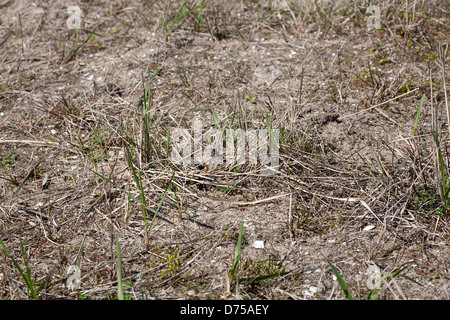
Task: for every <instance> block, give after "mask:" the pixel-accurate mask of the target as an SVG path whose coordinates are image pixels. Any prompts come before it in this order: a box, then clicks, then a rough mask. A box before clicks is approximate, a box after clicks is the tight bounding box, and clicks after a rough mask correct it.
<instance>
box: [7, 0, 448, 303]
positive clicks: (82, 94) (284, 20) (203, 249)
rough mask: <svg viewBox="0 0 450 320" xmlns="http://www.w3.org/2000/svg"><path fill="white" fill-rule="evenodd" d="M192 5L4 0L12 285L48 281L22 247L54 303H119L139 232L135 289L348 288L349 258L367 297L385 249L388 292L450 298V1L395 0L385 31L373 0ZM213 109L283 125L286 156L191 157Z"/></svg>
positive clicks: (190, 294)
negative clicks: (252, 160)
mask: <svg viewBox="0 0 450 320" xmlns="http://www.w3.org/2000/svg"><path fill="white" fill-rule="evenodd" d="M182 3H183V1H173V3H172V6H171V7H170V8H169V9H168V6H167V2H166V1H114V2H108V1H80V2H79V3H77V4H78V5H79V7H80V8H81V9H82V10H83V13H85V18H84V20H83V23H82V27H81V29H80V30H78V31H77V32H75V31H74V30H69V29H68V28H67V25H66V21H67V19H68V17H69V15H68V14H67V7H68V3H66V2H65V1H52V2H51V3H50V2H48V1H35V2H34V3H29V2H27V1H11V0H9V1H8V0H7V1H0V11H1V13H2V14H1V16H0V61H1V64H0V129H1V130H0V217H1V219H0V240H1V241H2V242H3V244H4V248H6V249H7V252H8V253H7V254H6V253H2V257H1V259H0V261H1V268H0V297H1V298H3V299H25V298H32V297H31V295H30V293H29V291H30V290H27V287H26V285H25V281H24V279H23V277H22V276H21V274H20V273H19V271H18V268H17V267H16V266H15V265H14V263H13V259H14V260H15V261H16V262H17V263H18V265H19V266H20V267H21V268H23V269H24V270H25V269H26V266H25V263H24V259H23V254H22V253H21V247H20V243H22V244H23V246H24V250H25V256H26V258H27V260H28V264H29V269H30V275H31V277H32V279H33V281H34V282H35V283H36V284H35V287H36V288H37V289H38V290H37V294H36V295H37V296H38V297H39V298H40V299H116V298H117V284H118V282H117V276H116V271H117V270H116V269H117V262H116V258H115V252H116V246H115V243H114V237H115V234H117V236H118V240H119V243H120V247H121V252H122V258H123V266H122V268H123V277H124V288H125V294H126V297H128V298H131V299H179V298H182V299H236V298H242V299H345V296H344V293H343V291H342V290H341V287H340V286H339V284H338V281H337V280H336V276H335V275H334V274H333V271H332V269H331V267H330V265H329V264H328V262H327V261H329V262H330V263H332V265H334V266H335V267H336V268H337V269H338V270H339V273H340V274H341V275H342V277H343V279H344V280H345V282H346V283H347V285H348V287H349V290H350V292H351V294H352V296H353V297H354V298H357V299H365V298H366V297H367V296H368V294H369V292H370V288H369V287H368V286H370V279H369V278H370V276H371V274H370V272H368V268H369V267H372V266H377V267H378V268H379V270H380V272H381V275H382V276H388V277H387V278H386V281H385V282H384V283H383V284H382V289H381V290H380V295H379V296H378V297H377V298H381V299H448V298H449V294H448V291H449V288H448V285H449V279H450V276H449V246H448V236H449V214H448V211H447V208H448V207H449V206H448V203H447V202H446V201H447V200H446V199H448V197H447V198H446V197H445V195H444V196H442V197H441V196H440V194H439V188H438V187H437V186H438V184H439V174H438V173H439V171H438V170H436V168H435V165H434V159H435V158H436V148H435V146H436V144H435V143H434V141H433V138H432V135H431V132H432V130H433V128H434V127H432V110H433V106H435V107H436V108H437V111H438V118H437V122H438V128H439V130H440V136H439V140H440V142H441V145H442V146H443V148H442V150H443V157H444V164H446V163H447V161H448V160H447V159H448V157H447V150H446V142H447V139H448V134H447V132H448V130H449V129H448V125H447V123H448V121H447V116H446V106H448V98H447V99H446V95H445V92H444V88H446V86H448V83H449V76H448V74H449V73H448V72H447V73H445V76H443V69H447V70H446V71H448V66H449V55H448V51H445V48H446V47H445V46H443V47H442V46H441V47H440V46H439V44H443V43H445V41H448V39H449V35H450V32H449V31H450V2H449V1H400V0H396V1H378V2H377V1H374V2H373V3H372V4H375V5H378V7H379V8H380V9H381V10H380V11H381V29H380V30H374V29H368V28H367V19H368V16H369V14H367V13H366V10H367V7H368V6H369V4H368V3H367V2H365V1H360V2H353V1H336V2H331V1H319V2H317V4H315V3H314V2H309V1H287V0H286V1H246V0H242V1H228V2H221V1H204V2H203V3H204V4H205V6H204V8H203V10H200V9H196V10H195V8H196V6H198V5H200V4H201V3H202V2H201V1H188V2H187V4H186V6H185V7H183V8H182V9H181V11H180V12H185V11H187V10H189V9H193V11H192V12H191V13H189V14H187V15H186V19H185V20H182V19H181V18H180V19H175V20H171V19H173V18H174V17H175V16H176V13H177V11H178V9H179V8H180V7H181V4H182ZM183 10H184V11H183ZM165 21H166V22H167V21H168V22H169V23H168V24H166V27H164V22H165ZM171 21H173V22H174V26H173V29H172V30H169V27H170V25H171ZM161 25H162V27H160V26H161ZM440 48H443V49H442V51H441V54H440ZM148 71H150V83H151V92H152V97H151V105H150V108H149V109H150V110H149V114H150V117H149V118H150V129H149V132H150V133H151V134H150V145H151V147H150V148H146V147H145V146H144V143H143V141H144V142H145V139H143V136H144V133H145V130H143V127H144V125H143V115H142V110H143V107H142V106H143V99H144V89H143V87H144V86H145V85H147V84H148V81H149V79H148ZM447 91H448V89H447ZM422 95H425V100H424V103H423V106H422V109H421V112H420V117H419V118H418V119H419V121H418V123H417V128H416V129H415V128H414V125H415V120H416V114H417V110H418V109H419V103H420V99H421V97H422ZM195 118H201V119H203V121H204V126H205V128H206V127H214V126H216V127H220V128H228V127H233V128H235V127H240V128H244V129H258V128H264V127H266V126H267V123H270V125H271V126H272V127H273V128H280V130H281V132H282V133H283V134H282V138H281V139H280V142H281V146H280V169H279V170H278V172H277V173H276V174H275V175H272V176H264V175H261V174H260V171H259V170H260V165H250V164H245V165H240V166H237V165H233V164H223V165H219V166H216V167H212V166H206V165H191V166H187V167H186V166H185V167H183V166H180V165H176V164H175V163H173V162H172V159H171V158H170V157H168V153H167V148H166V147H167V139H168V132H169V131H170V129H171V128H180V127H182V128H191V126H192V121H193V120H194V119H195ZM127 152H130V153H131V154H132V155H131V156H130V159H131V161H127ZM169 155H170V153H169ZM133 170H134V172H135V173H137V176H140V180H139V183H140V184H141V185H139V183H136V179H135V176H134V175H133ZM444 171H445V172H446V169H444ZM445 176H446V174H444V178H445ZM22 182H23V183H22ZM444 183H445V181H444ZM441 185H442V184H441ZM444 189H445V188H444ZM141 190H142V192H141ZM142 194H143V195H144V196H145V200H146V204H147V206H148V207H150V208H152V209H153V210H158V211H159V216H157V217H156V218H155V220H154V221H153V223H151V221H152V218H153V217H154V213H153V211H149V210H147V211H144V210H143V206H142V203H139V202H142V198H141V195H142ZM133 198H134V199H137V200H138V202H136V201H134V200H133ZM144 217H145V218H146V219H144ZM241 219H242V221H243V231H244V232H243V240H242V254H241V259H240V261H239V264H238V270H239V274H238V275H237V276H236V277H230V272H231V270H232V263H233V255H234V252H235V248H236V245H237V242H238V234H239V230H240V221H241ZM145 220H146V221H145ZM150 224H151V227H150V226H149V225H150ZM146 225H147V230H148V232H146V227H145V226H146ZM256 240H260V241H263V242H264V248H255V247H254V243H255V241H256ZM71 265H79V266H80V269H81V282H80V284H79V287H78V288H77V289H76V290H70V289H69V288H68V287H67V286H66V280H67V279H68V277H69V276H70V273H68V270H69V266H71ZM399 270H401V273H399V274H395V273H396V271H399ZM394 274H395V277H394V276H393V275H394ZM265 275H274V277H270V279H265V280H264V281H257V280H261V279H262V278H258V277H262V276H265ZM230 279H231V280H230ZM376 292H378V291H375V293H376Z"/></svg>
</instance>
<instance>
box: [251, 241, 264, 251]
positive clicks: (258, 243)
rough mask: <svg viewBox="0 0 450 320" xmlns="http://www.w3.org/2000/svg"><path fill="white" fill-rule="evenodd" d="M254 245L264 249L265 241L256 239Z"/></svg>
mask: <svg viewBox="0 0 450 320" xmlns="http://www.w3.org/2000/svg"><path fill="white" fill-rule="evenodd" d="M253 247H254V248H256V249H264V241H262V240H256V241H255V242H253Z"/></svg>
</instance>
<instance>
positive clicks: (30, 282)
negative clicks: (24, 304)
mask: <svg viewBox="0 0 450 320" xmlns="http://www.w3.org/2000/svg"><path fill="white" fill-rule="evenodd" d="M0 243H1V245H2V251H3V253H4V254H5V256H7V257H8V258H10V259H11V261H12V263H13V264H14V266H15V267H16V269H17V270H18V271H19V273H20V275H21V276H22V278H23V280H24V281H25V284H26V286H27V288H28V294H30V295H31V296H32V297H33V299H35V300H39V296H38V295H37V292H36V288H35V286H34V283H33V280H32V278H31V272H30V269H29V267H28V260H27V258H26V253H25V250H24V247H23V244H22V241H21V242H20V247H21V250H22V256H23V259H24V262H25V266H26V269H27V272H26V273H25V272H23V270H22V268H21V267H20V266H19V264H18V263H17V262H16V260H15V259H14V258H13V257H12V256H10V255H9V253H8V250H7V249H6V246H5V244H4V243H3V241H1V240H0Z"/></svg>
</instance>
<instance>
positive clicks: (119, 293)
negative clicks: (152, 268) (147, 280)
mask: <svg viewBox="0 0 450 320" xmlns="http://www.w3.org/2000/svg"><path fill="white" fill-rule="evenodd" d="M116 251H117V258H116V261H117V299H119V300H124V296H123V283H122V252H121V251H120V244H119V238H118V237H117V233H116Z"/></svg>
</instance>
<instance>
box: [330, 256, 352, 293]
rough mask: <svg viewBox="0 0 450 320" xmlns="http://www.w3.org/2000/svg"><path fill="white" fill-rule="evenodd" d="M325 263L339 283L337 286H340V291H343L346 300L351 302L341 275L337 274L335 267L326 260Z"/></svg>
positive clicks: (348, 291)
mask: <svg viewBox="0 0 450 320" xmlns="http://www.w3.org/2000/svg"><path fill="white" fill-rule="evenodd" d="M327 262H328V264H329V265H330V267H331V270H332V271H333V273H334V275H335V276H336V278H337V280H338V282H339V285H340V286H341V288H342V291H344V294H345V296H346V297H347V299H348V300H353V297H352V295H351V293H350V290H349V289H348V287H347V284H346V283H345V281H344V279H343V278H342V277H341V274H340V273H339V271H338V269H336V267H335V266H333V264H332V263H331V262H330V261H328V260H327Z"/></svg>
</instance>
